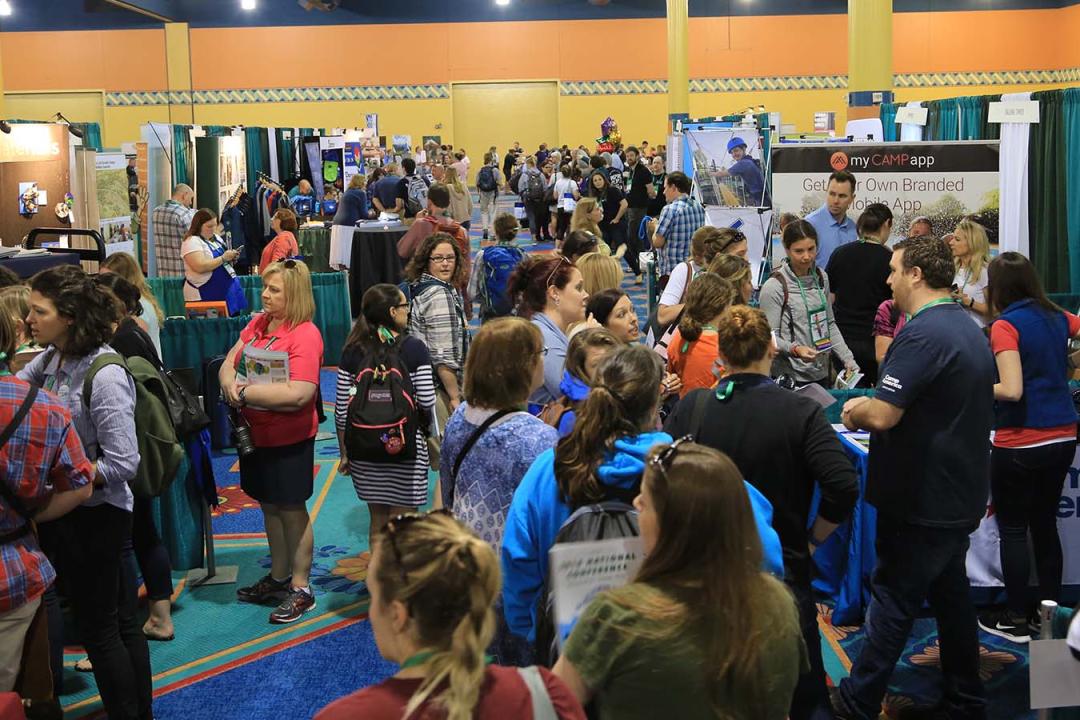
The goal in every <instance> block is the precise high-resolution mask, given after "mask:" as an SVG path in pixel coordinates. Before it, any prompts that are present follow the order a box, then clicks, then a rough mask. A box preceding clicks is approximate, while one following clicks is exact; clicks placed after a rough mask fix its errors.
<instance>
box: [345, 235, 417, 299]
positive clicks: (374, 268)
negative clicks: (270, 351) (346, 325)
mask: <svg viewBox="0 0 1080 720" xmlns="http://www.w3.org/2000/svg"><path fill="white" fill-rule="evenodd" d="M404 234H405V230H403V229H401V230H377V231H371V230H367V229H364V230H361V229H357V230H356V232H355V233H354V234H353V243H352V257H351V258H350V260H349V297H350V299H351V300H352V315H353V317H354V318H355V317H357V316H358V315H359V314H360V301H361V299H362V298H363V297H364V293H365V292H366V291H367V289H368V288H369V287H371V286H372V285H378V284H379V283H391V284H393V285H397V284H398V283H400V282H401V279H402V277H403V273H402V268H401V258H399V257H398V254H397V243H398V240H400V239H401V236H402V235H404Z"/></svg>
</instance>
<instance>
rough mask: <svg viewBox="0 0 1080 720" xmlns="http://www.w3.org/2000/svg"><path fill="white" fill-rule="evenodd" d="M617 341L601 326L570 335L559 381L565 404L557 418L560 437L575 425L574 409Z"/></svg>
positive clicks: (585, 393) (581, 400)
mask: <svg viewBox="0 0 1080 720" xmlns="http://www.w3.org/2000/svg"><path fill="white" fill-rule="evenodd" d="M620 344H621V343H620V342H619V341H618V339H617V338H616V337H615V336H614V335H612V334H611V333H609V332H608V331H607V330H605V329H603V328H590V329H588V330H582V331H581V332H579V333H576V334H575V335H574V336H573V337H572V338H570V344H569V345H567V346H566V366H565V369H564V370H563V378H562V382H561V383H559V390H560V391H562V394H563V399H562V404H563V408H564V409H563V410H562V412H561V413H560V414H559V416H558V417H557V418H556V419H557V421H558V424H557V425H556V428H557V429H558V431H559V437H561V438H564V437H566V436H567V435H569V434H570V431H571V430H573V429H574V423H575V422H576V421H577V412H578V410H580V409H581V403H583V402H585V398H586V397H588V396H589V385H590V384H591V383H592V380H593V377H594V376H595V375H596V368H597V367H599V365H600V363H601V362H603V360H604V358H606V357H607V356H608V355H609V354H610V353H611V351H612V350H614V349H615V348H617V347H619V345H620Z"/></svg>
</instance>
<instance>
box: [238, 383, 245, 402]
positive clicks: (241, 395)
mask: <svg viewBox="0 0 1080 720" xmlns="http://www.w3.org/2000/svg"><path fill="white" fill-rule="evenodd" d="M245 392H247V385H245V386H244V387H242V388H240V392H239V393H237V394H238V395H239V396H240V405H241V406H243V405H247V400H245V399H244V393H245Z"/></svg>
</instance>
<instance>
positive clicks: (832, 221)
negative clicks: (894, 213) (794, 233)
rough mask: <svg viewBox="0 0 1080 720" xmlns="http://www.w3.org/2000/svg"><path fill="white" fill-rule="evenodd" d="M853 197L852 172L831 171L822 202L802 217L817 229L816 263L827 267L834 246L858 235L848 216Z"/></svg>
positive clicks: (853, 240)
mask: <svg viewBox="0 0 1080 720" xmlns="http://www.w3.org/2000/svg"><path fill="white" fill-rule="evenodd" d="M854 199H855V176H854V175H852V174H851V173H849V172H846V171H843V170H841V171H839V172H834V173H833V174H832V175H829V185H828V187H827V189H826V191H825V204H824V205H822V206H821V207H819V208H818V209H817V210H815V211H814V212H812V213H810V214H809V215H807V216H806V217H805V218H804V220H806V222H808V223H810V224H811V225H813V226H814V229H815V230H817V238H818V239H817V246H818V254H817V264H818V267H828V266H829V258H830V257H832V254H833V250H835V249H836V248H838V247H840V246H841V245H844V244H845V243H849V242H855V241H856V240H858V239H859V233H858V232H857V231H856V230H855V223H854V222H853V221H852V219H851V218H849V217H848V216H847V211H848V208H849V207H851V201H852V200H854Z"/></svg>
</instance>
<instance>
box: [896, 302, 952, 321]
mask: <svg viewBox="0 0 1080 720" xmlns="http://www.w3.org/2000/svg"><path fill="white" fill-rule="evenodd" d="M950 303H951V304H954V305H955V304H956V301H955V300H953V299H952V298H951V297H945V298H938V299H937V300H931V301H930V302H928V303H926V304H925V305H923V306H922V307H921V308H919V309H918V310H916V311H915V314H914V315H912V314H911V313H908V314H907V320H906V322H911V321H912V320H913V319H914V318H916V317H918V316H919V313H921V312H922V311H923V310H929V309H930V308H932V307H934V306H935V305H948V304H950Z"/></svg>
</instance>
